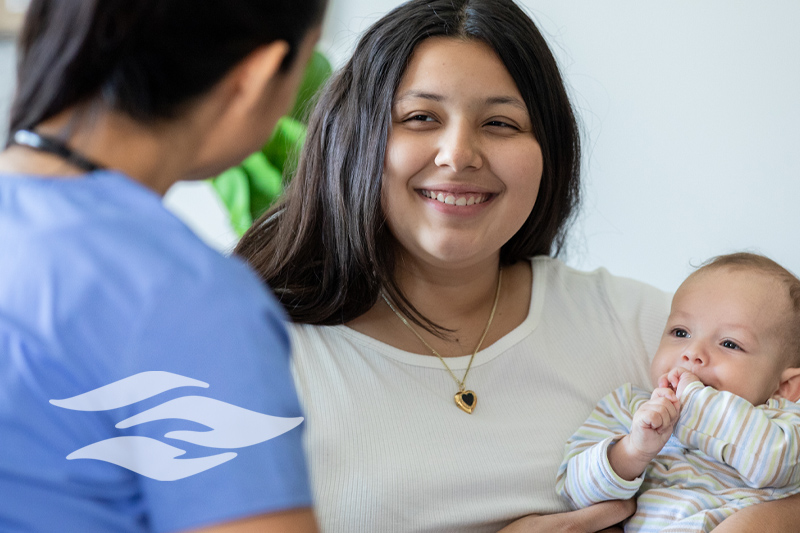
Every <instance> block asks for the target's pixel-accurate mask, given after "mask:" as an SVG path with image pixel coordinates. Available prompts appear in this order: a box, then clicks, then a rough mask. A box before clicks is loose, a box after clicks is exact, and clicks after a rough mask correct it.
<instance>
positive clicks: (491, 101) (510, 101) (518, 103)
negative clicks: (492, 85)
mask: <svg viewBox="0 0 800 533" xmlns="http://www.w3.org/2000/svg"><path fill="white" fill-rule="evenodd" d="M485 103H486V105H512V106H514V107H518V108H520V109H521V110H523V111H525V112H526V113H527V112H528V107H527V106H526V105H525V103H524V102H522V100H520V99H519V98H516V97H514V96H490V97H489V98H487V99H486V101H485Z"/></svg>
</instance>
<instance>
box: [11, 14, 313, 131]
mask: <svg viewBox="0 0 800 533" xmlns="http://www.w3.org/2000/svg"><path fill="white" fill-rule="evenodd" d="M324 7H325V0H33V1H32V2H31V4H30V6H29V8H28V14H27V16H26V19H25V24H24V26H23V29H22V33H21V35H20V40H19V58H18V64H17V92H16V95H15V98H14V102H13V104H12V108H11V117H10V132H11V133H13V132H15V131H17V130H20V129H30V128H33V127H35V126H36V125H37V124H39V123H41V122H42V121H45V120H47V119H48V118H51V117H53V116H54V115H56V114H58V113H60V112H61V111H64V110H65V109H67V108H69V107H72V106H74V105H77V104H82V103H84V102H88V101H97V100H99V101H100V102H102V104H103V105H106V106H108V107H109V108H111V109H114V110H116V111H121V112H124V113H126V114H128V115H130V116H131V117H133V118H134V119H136V120H139V121H142V122H147V121H153V120H157V119H169V118H174V117H175V116H177V115H178V114H180V112H181V110H182V107H183V106H184V105H185V104H187V103H188V102H190V101H191V100H192V99H193V98H195V97H198V96H199V95H201V94H203V93H204V92H206V91H207V90H209V89H210V88H211V87H212V86H213V85H214V84H215V83H216V82H218V81H219V80H220V79H221V78H222V77H223V76H224V75H225V74H226V73H227V72H228V71H229V70H230V69H231V68H233V67H234V66H235V65H236V64H237V63H238V62H239V61H241V60H242V59H244V58H245V57H246V56H247V55H248V54H250V53H251V52H253V51H254V50H255V49H257V48H258V47H259V46H262V45H265V44H268V43H271V42H273V41H277V40H284V41H286V42H288V43H289V45H290V53H289V56H290V57H288V58H287V60H286V61H285V62H284V67H286V66H287V65H289V64H290V63H291V61H292V58H293V56H294V53H295V52H296V50H297V47H298V46H299V44H300V42H301V41H302V39H303V37H304V36H305V34H306V33H307V32H308V30H309V29H310V28H311V27H312V26H313V25H315V24H317V23H319V21H320V19H321V17H322V13H323V11H324ZM11 137H12V135H9V138H11Z"/></svg>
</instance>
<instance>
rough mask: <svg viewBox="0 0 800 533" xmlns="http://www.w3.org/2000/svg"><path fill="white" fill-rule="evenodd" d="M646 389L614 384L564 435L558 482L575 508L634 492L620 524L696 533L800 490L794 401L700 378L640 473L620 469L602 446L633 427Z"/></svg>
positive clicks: (799, 430)
mask: <svg viewBox="0 0 800 533" xmlns="http://www.w3.org/2000/svg"><path fill="white" fill-rule="evenodd" d="M650 395H651V394H650V393H649V392H646V391H644V390H642V389H639V388H637V387H633V386H631V385H630V384H628V385H624V386H622V387H620V388H619V389H617V390H615V391H614V392H612V393H611V394H609V395H608V396H606V397H605V398H603V399H602V400H601V401H600V403H599V404H598V405H597V407H596V408H595V410H594V412H593V413H592V414H591V415H590V416H589V418H588V419H587V420H586V422H585V423H584V424H583V426H581V428H580V429H578V431H577V432H576V433H575V434H574V435H573V436H572V437H571V438H570V439H569V441H568V442H567V445H566V450H565V457H564V462H563V463H562V464H561V466H560V467H559V470H558V478H557V487H556V490H557V491H558V493H559V494H560V495H561V496H563V497H565V498H567V500H569V501H570V503H571V504H572V505H573V506H574V507H575V508H581V507H586V506H588V505H591V504H594V503H598V502H601V501H606V500H626V499H630V498H633V497H636V498H637V506H638V507H637V510H636V513H635V514H634V515H633V516H632V517H631V518H630V519H629V520H628V522H627V523H626V525H625V531H626V533H630V532H642V533H649V532H656V531H661V532H669V533H682V532H687V533H688V532H692V533H695V532H699V531H711V530H712V529H714V527H716V526H717V525H718V524H719V523H720V522H722V521H723V520H724V519H725V518H727V517H728V516H730V515H732V514H733V513H734V512H736V511H737V510H738V509H741V508H742V507H745V506H747V505H752V504H755V503H759V502H763V501H767V500H776V499H779V498H784V497H786V496H789V495H791V494H794V493H796V492H800V466H798V463H799V462H800V405H798V404H796V403H794V402H791V401H789V400H784V399H780V400H776V399H770V400H768V401H767V403H766V404H764V405H759V406H753V405H752V404H751V403H750V402H748V401H747V400H744V399H742V398H740V397H738V396H736V395H734V394H732V393H729V392H720V391H718V390H716V389H714V388H712V387H705V386H703V384H702V383H700V382H694V383H691V384H689V385H688V386H687V387H686V390H684V391H683V396H682V397H681V399H680V400H681V405H682V408H681V412H680V416H679V418H678V421H677V423H676V424H675V428H674V430H673V434H672V437H670V440H669V441H668V442H667V444H666V445H665V446H664V448H663V449H662V450H661V453H659V455H657V456H656V457H655V458H654V459H653V460H652V461H651V462H650V465H649V466H648V467H647V470H646V471H645V472H644V474H643V475H642V476H640V477H638V478H637V479H635V480H633V481H626V480H624V479H622V478H620V477H619V476H618V475H617V474H616V473H615V472H614V471H613V470H612V469H611V465H610V464H609V462H608V447H609V446H610V445H611V444H612V443H614V442H615V441H617V440H619V439H620V438H622V437H623V436H625V435H627V434H628V433H629V432H630V427H631V421H632V419H633V413H634V412H636V409H637V408H638V407H639V406H640V405H642V404H643V403H644V402H646V401H647V400H649V399H650Z"/></svg>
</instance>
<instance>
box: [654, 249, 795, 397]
mask: <svg viewBox="0 0 800 533" xmlns="http://www.w3.org/2000/svg"><path fill="white" fill-rule="evenodd" d="M676 367H682V368H685V369H687V370H689V371H691V372H692V373H693V374H695V375H696V376H697V377H698V378H699V379H700V381H702V382H703V384H705V385H707V386H711V387H714V388H715V389H717V390H721V391H728V392H732V393H734V394H736V395H738V396H741V397H742V398H744V399H746V400H748V401H749V402H751V403H753V404H754V405H760V404H763V403H765V402H766V401H767V400H768V399H769V398H771V397H773V396H780V397H783V398H787V399H790V400H793V401H797V400H798V398H800V280H798V279H797V277H796V276H794V275H793V274H792V273H791V272H789V271H788V270H786V269H785V268H783V267H782V266H780V265H779V264H777V263H776V262H774V261H772V260H771V259H768V258H766V257H763V256H760V255H755V254H749V253H737V254H730V255H723V256H719V257H716V258H714V259H712V260H710V261H709V262H707V263H705V264H704V265H703V266H702V267H700V268H699V269H698V270H696V271H695V272H694V273H692V274H691V275H690V276H689V277H688V278H687V279H686V280H685V281H684V282H683V284H681V286H680V287H679V288H678V291H677V292H676V293H675V296H674V297H673V299H672V310H671V312H670V315H669V319H668V320H667V327H666V329H665V330H664V335H663V336H662V337H661V343H660V344H659V346H658V351H657V352H656V355H655V357H654V359H653V364H652V366H651V369H650V377H651V379H652V380H653V383H657V381H658V378H659V376H661V375H663V374H666V373H667V372H669V371H670V370H672V369H673V368H676Z"/></svg>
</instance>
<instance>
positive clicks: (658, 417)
mask: <svg viewBox="0 0 800 533" xmlns="http://www.w3.org/2000/svg"><path fill="white" fill-rule="evenodd" d="M680 409H681V404H680V401H678V397H677V395H676V394H675V391H673V390H672V389H670V388H667V387H659V388H657V389H656V390H654V391H653V394H652V396H650V399H649V400H648V401H646V402H645V403H643V404H642V405H641V407H639V409H637V410H636V412H635V413H634V414H633V424H632V425H631V433H630V445H631V446H632V447H633V448H634V449H635V450H636V451H637V452H638V453H639V454H641V456H643V458H644V457H647V458H649V459H652V458H653V457H655V456H656V455H658V453H659V452H660V451H661V449H662V448H663V447H664V445H665V444H666V443H667V441H668V440H669V437H670V435H672V428H673V426H674V425H675V422H676V421H677V420H678V413H679V412H680ZM649 459H648V460H649Z"/></svg>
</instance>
